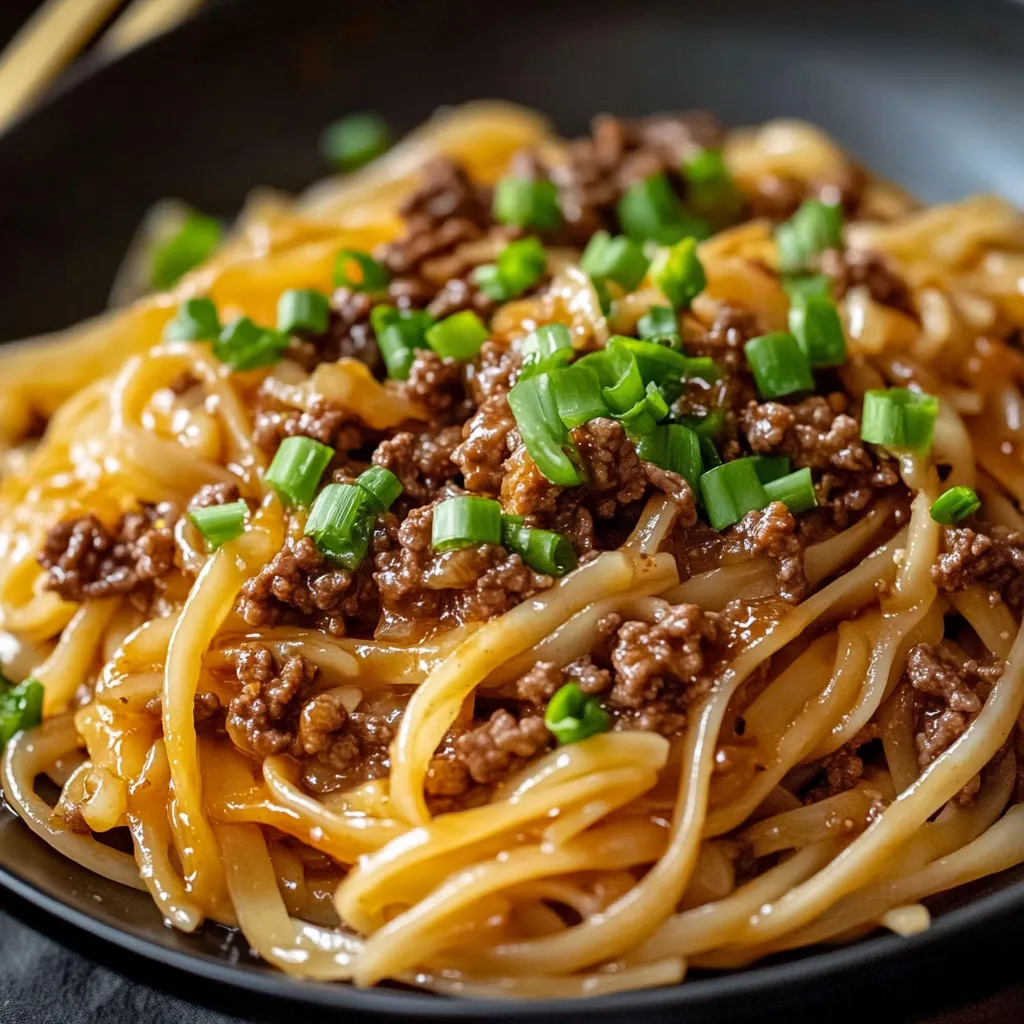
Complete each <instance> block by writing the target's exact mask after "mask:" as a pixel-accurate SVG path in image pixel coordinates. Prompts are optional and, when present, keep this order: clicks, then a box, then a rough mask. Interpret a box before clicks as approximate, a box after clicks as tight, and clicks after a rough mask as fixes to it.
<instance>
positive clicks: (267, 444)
mask: <svg viewBox="0 0 1024 1024" xmlns="http://www.w3.org/2000/svg"><path fill="white" fill-rule="evenodd" d="M297 436H302V437H311V438H313V440H314V441H319V442H320V443H321V444H326V445H329V446H330V447H331V448H333V449H334V450H335V451H336V452H340V453H342V454H344V453H347V452H354V451H358V450H359V449H361V448H365V447H367V446H368V445H369V444H371V443H373V442H374V441H375V440H376V439H377V438H378V437H380V434H379V433H378V432H376V431H374V430H371V429H370V428H369V427H367V426H366V424H364V423H363V422H362V420H360V419H359V418H358V417H357V416H355V415H353V414H352V413H350V412H347V411H346V410H344V409H341V408H340V407H339V406H337V405H335V404H334V403H333V402H331V401H329V400H328V399H326V398H316V399H315V400H314V401H313V403H312V404H311V405H310V407H309V409H307V410H305V411H302V412H300V411H299V410H298V409H293V408H290V407H283V406H281V405H280V404H279V403H277V402H276V401H275V400H274V399H273V398H271V397H270V396H269V395H266V394H264V393H260V394H259V395H258V396H257V399H256V422H255V424H254V426H253V432H252V437H253V441H254V442H255V444H256V445H257V446H258V447H260V448H262V449H263V450H264V451H265V452H267V453H268V454H272V453H274V452H276V451H277V449H278V448H279V447H280V445H281V442H282V441H283V440H284V439H285V438H286V437H297Z"/></svg>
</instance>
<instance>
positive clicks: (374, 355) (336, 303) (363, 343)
mask: <svg viewBox="0 0 1024 1024" xmlns="http://www.w3.org/2000/svg"><path fill="white" fill-rule="evenodd" d="M373 305H374V301H373V298H372V297H371V296H370V295H368V294H367V293H366V292H354V291H352V290H350V289H348V288H338V289H336V290H335V292H334V295H333V296H332V298H331V314H330V318H329V320H328V322H327V330H326V331H324V332H323V334H318V335H306V334H304V335H302V336H296V337H292V338H291V339H290V341H289V356H290V357H291V358H292V359H294V360H295V361H296V362H298V363H299V364H300V365H301V366H303V367H304V368H305V369H306V370H312V369H313V368H314V367H315V366H317V365H318V364H319V363H334V362H337V361H338V360H339V359H358V360H359V361H360V362H361V363H365V364H366V366H367V367H368V368H369V369H370V372H371V373H373V374H375V375H376V376H377V377H383V376H384V362H383V360H382V359H381V355H380V351H379V349H378V348H377V339H376V337H375V336H374V333H373V329H372V328H371V326H370V311H371V310H372V309H373Z"/></svg>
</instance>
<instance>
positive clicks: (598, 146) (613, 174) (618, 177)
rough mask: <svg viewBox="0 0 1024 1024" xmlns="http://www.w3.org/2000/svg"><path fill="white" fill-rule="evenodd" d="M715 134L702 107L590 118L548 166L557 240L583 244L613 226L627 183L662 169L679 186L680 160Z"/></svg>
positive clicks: (715, 141) (715, 140)
mask: <svg viewBox="0 0 1024 1024" xmlns="http://www.w3.org/2000/svg"><path fill="white" fill-rule="evenodd" d="M721 139H722V132H721V128H720V127H719V125H718V123H717V121H716V120H715V119H714V117H713V116H712V115H711V114H708V113H706V112H704V111H690V112H687V113H681V114H654V115H652V116H650V117H644V118H636V119H631V120H626V119H621V118H617V117H612V116H610V115H608V114H602V115H600V116H598V117H596V118H594V120H593V122H592V124H591V134H590V136H588V137H585V138H582V139H577V140H575V141H574V142H572V143H570V145H569V148H568V161H567V162H566V163H565V165H564V166H561V167H558V168H556V169H555V170H554V171H552V178H553V179H554V180H555V181H556V182H557V184H558V185H559V188H560V193H561V196H560V198H561V207H562V212H563V215H564V217H565V222H566V223H565V230H564V232H563V239H562V240H564V241H568V242H573V243H576V244H584V243H585V242H586V240H587V239H588V238H589V236H590V235H591V234H592V233H593V232H594V231H596V230H599V229H602V228H604V229H608V230H612V231H615V230H617V229H618V219H617V216H616V212H615V206H616V204H617V202H618V200H619V198H620V197H621V196H622V194H623V192H624V191H625V190H626V189H627V188H628V187H629V186H630V185H632V184H634V183H635V182H637V181H641V180H642V179H644V178H647V177H650V176H651V175H653V174H660V173H666V174H668V175H669V177H670V179H671V181H672V182H673V184H674V185H675V186H676V187H677V188H681V182H680V180H679V172H680V165H681V163H682V161H683V159H684V158H685V157H687V156H689V155H692V154H694V153H696V152H697V151H698V150H700V149H704V148H707V147H709V146H718V145H720V143H721Z"/></svg>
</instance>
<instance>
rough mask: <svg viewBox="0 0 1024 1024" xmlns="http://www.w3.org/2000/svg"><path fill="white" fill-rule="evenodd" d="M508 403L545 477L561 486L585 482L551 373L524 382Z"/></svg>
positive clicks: (515, 388) (516, 388)
mask: <svg viewBox="0 0 1024 1024" xmlns="http://www.w3.org/2000/svg"><path fill="white" fill-rule="evenodd" d="M508 404H509V406H510V407H511V409H512V415H513V416H515V419H516V426H517V427H518V428H519V434H520V436H521V437H522V439H523V444H524V445H526V450H527V452H528V453H529V455H530V458H531V459H533V461H534V463H535V464H536V466H537V469H539V470H540V472H541V474H542V475H543V476H544V477H545V478H546V479H548V480H550V481H551V483H553V484H556V485H557V486H559V487H573V486H575V485H576V484H580V483H583V479H584V477H583V473H582V472H581V470H580V468H579V466H578V452H576V450H575V447H574V446H573V445H572V443H571V442H570V440H569V432H568V431H567V430H566V427H565V424H564V423H563V422H562V420H561V418H560V417H559V415H558V403H557V400H556V398H555V391H554V387H553V386H552V383H551V376H550V374H546V373H541V374H537V375H536V376H535V377H529V378H527V379H526V380H520V381H519V383H518V384H516V386H515V387H514V388H512V390H511V391H510V392H509V393H508ZM574 457H575V461H574Z"/></svg>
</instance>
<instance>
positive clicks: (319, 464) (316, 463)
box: [264, 437, 334, 508]
mask: <svg viewBox="0 0 1024 1024" xmlns="http://www.w3.org/2000/svg"><path fill="white" fill-rule="evenodd" d="M333 458H334V449H333V448H330V447H328V446H327V445H325V444H321V443H320V442H319V441H314V440H313V438H311V437H286V438H285V439H284V440H283V441H282V442H281V444H280V446H279V447H278V449H277V451H276V452H275V453H274V458H273V459H272V460H271V463H270V467H269V468H268V469H267V473H266V476H265V478H264V479H265V480H266V482H267V484H268V485H269V486H270V487H272V488H273V489H274V490H275V491H276V492H277V495H278V497H279V498H280V499H281V501H282V502H284V504H285V505H287V506H289V507H290V508H305V507H307V506H308V505H309V504H310V503H311V502H312V501H313V497H314V495H315V494H316V489H317V487H319V486H320V478H321V477H322V476H323V475H324V470H325V469H326V468H327V467H328V465H329V464H330V461H331V459H333Z"/></svg>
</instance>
